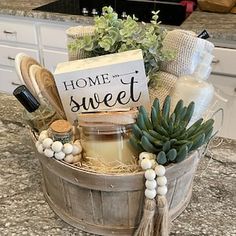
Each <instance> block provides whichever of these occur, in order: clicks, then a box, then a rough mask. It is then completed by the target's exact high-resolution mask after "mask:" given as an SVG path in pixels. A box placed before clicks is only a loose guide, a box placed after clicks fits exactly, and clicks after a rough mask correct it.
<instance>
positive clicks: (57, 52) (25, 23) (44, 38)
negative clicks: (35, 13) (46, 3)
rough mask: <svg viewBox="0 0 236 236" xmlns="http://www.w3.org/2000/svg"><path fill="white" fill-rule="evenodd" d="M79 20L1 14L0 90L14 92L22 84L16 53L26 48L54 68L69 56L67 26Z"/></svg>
mask: <svg viewBox="0 0 236 236" xmlns="http://www.w3.org/2000/svg"><path fill="white" fill-rule="evenodd" d="M74 25H77V24H76V23H72V22H71V23H68V22H57V21H48V20H40V19H32V18H27V17H16V16H0V91H1V92H6V93H10V94H11V93H12V92H13V90H14V88H15V87H16V86H17V84H20V83H21V82H20V80H19V79H18V77H17V75H16V72H15V62H14V59H15V56H16V54H18V53H20V52H23V53H25V54H27V55H29V56H31V57H33V58H34V59H36V60H37V61H38V62H39V63H41V64H42V65H43V66H45V67H46V68H47V69H48V70H50V71H51V72H54V70H55V68H56V65H57V64H58V63H60V62H64V61H67V60H68V53H67V36H66V29H68V28H69V27H70V26H74Z"/></svg>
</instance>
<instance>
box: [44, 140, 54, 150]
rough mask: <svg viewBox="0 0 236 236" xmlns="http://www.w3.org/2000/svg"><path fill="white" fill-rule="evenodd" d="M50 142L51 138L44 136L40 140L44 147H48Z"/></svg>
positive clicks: (51, 141)
mask: <svg viewBox="0 0 236 236" xmlns="http://www.w3.org/2000/svg"><path fill="white" fill-rule="evenodd" d="M52 143H53V140H52V139H51V138H46V139H44V140H43V142H42V144H43V147H44V148H50V147H51V145H52Z"/></svg>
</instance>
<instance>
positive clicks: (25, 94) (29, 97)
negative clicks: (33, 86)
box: [13, 85, 40, 112]
mask: <svg viewBox="0 0 236 236" xmlns="http://www.w3.org/2000/svg"><path fill="white" fill-rule="evenodd" d="M13 95H14V96H15V97H16V98H17V100H18V101H19V102H20V103H21V104H22V105H23V106H24V107H25V109H26V110H27V111H28V112H34V111H35V110H37V109H38V108H39V106H40V103H39V102H38V101H37V100H36V98H35V97H34V96H33V94H32V93H31V92H30V91H29V90H28V88H27V87H26V86H25V85H20V86H19V87H17V88H16V89H15V90H14V91H13Z"/></svg>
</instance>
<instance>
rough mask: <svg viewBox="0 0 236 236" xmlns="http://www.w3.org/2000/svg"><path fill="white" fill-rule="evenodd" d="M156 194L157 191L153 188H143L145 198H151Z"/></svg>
mask: <svg viewBox="0 0 236 236" xmlns="http://www.w3.org/2000/svg"><path fill="white" fill-rule="evenodd" d="M156 195H157V192H156V190H155V189H152V190H150V189H145V196H146V198H149V199H153V198H155V197H156Z"/></svg>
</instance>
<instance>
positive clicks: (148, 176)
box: [144, 169, 156, 180]
mask: <svg viewBox="0 0 236 236" xmlns="http://www.w3.org/2000/svg"><path fill="white" fill-rule="evenodd" d="M144 175H145V178H146V179H147V180H154V179H155V177H156V173H155V171H154V170H152V169H148V170H146V171H145V174H144Z"/></svg>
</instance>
